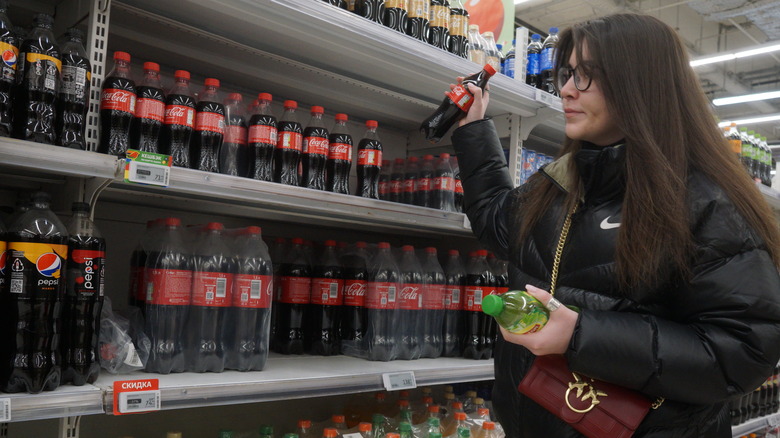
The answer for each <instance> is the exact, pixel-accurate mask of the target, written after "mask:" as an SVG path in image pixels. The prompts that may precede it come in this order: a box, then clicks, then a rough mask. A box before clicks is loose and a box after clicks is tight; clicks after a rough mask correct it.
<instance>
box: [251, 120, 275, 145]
mask: <svg viewBox="0 0 780 438" xmlns="http://www.w3.org/2000/svg"><path fill="white" fill-rule="evenodd" d="M277 134H278V132H277V130H276V127H274V126H267V125H253V126H250V127H249V143H262V144H273V145H275V144H276V142H277Z"/></svg>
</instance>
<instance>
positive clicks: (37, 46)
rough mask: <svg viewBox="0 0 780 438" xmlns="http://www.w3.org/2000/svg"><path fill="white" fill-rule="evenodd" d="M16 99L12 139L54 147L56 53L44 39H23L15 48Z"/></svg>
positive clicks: (56, 85) (57, 76) (57, 56)
mask: <svg viewBox="0 0 780 438" xmlns="http://www.w3.org/2000/svg"><path fill="white" fill-rule="evenodd" d="M19 51H20V55H19V60H18V63H17V66H18V70H17V74H16V88H15V89H16V93H15V94H16V96H15V97H14V126H15V129H14V137H16V138H20V139H22V140H30V141H34V142H37V143H45V144H55V142H56V140H57V134H56V130H55V128H56V127H55V120H56V116H57V115H56V111H57V109H56V102H57V94H58V90H59V83H60V68H59V67H58V66H57V62H56V60H57V59H59V56H60V52H59V48H58V47H57V45H56V43H55V42H54V41H53V40H49V39H48V38H43V37H42V38H40V39H35V40H31V39H27V40H25V41H24V42H23V43H22V46H21V47H20V48H19Z"/></svg>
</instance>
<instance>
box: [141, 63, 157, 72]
mask: <svg viewBox="0 0 780 438" xmlns="http://www.w3.org/2000/svg"><path fill="white" fill-rule="evenodd" d="M144 70H151V71H156V72H158V73H159V72H160V64H158V63H156V62H144Z"/></svg>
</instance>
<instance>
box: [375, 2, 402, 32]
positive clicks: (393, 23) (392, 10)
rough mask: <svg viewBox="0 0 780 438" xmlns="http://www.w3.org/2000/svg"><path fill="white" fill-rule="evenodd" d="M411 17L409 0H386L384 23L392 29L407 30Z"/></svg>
mask: <svg viewBox="0 0 780 438" xmlns="http://www.w3.org/2000/svg"><path fill="white" fill-rule="evenodd" d="M408 19H409V0H385V13H384V18H383V20H382V21H383V23H384V25H385V26H387V27H389V28H390V29H393V30H397V31H398V32H401V33H404V32H406V26H407V23H406V22H407V21H408Z"/></svg>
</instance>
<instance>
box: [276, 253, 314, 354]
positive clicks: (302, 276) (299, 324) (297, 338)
mask: <svg viewBox="0 0 780 438" xmlns="http://www.w3.org/2000/svg"><path fill="white" fill-rule="evenodd" d="M279 279H280V282H279V283H280V284H279V286H278V287H279V288H280V295H281V296H285V295H288V294H292V293H293V292H292V291H291V290H290V289H292V288H300V289H301V290H303V289H309V290H310V288H311V270H310V269H309V266H307V265H305V264H301V263H292V264H289V263H285V264H282V266H281V267H280V268H279ZM282 299H284V300H286V301H292V300H289V299H285V298H282ZM282 299H280V300H278V301H277V302H275V303H274V307H275V308H276V321H275V330H274V335H275V340H274V346H275V348H276V351H277V352H278V353H281V354H303V351H304V348H303V338H304V317H305V309H306V307H307V306H308V305H309V303H308V300H304V301H305V302H296V303H291V302H284V301H282Z"/></svg>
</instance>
